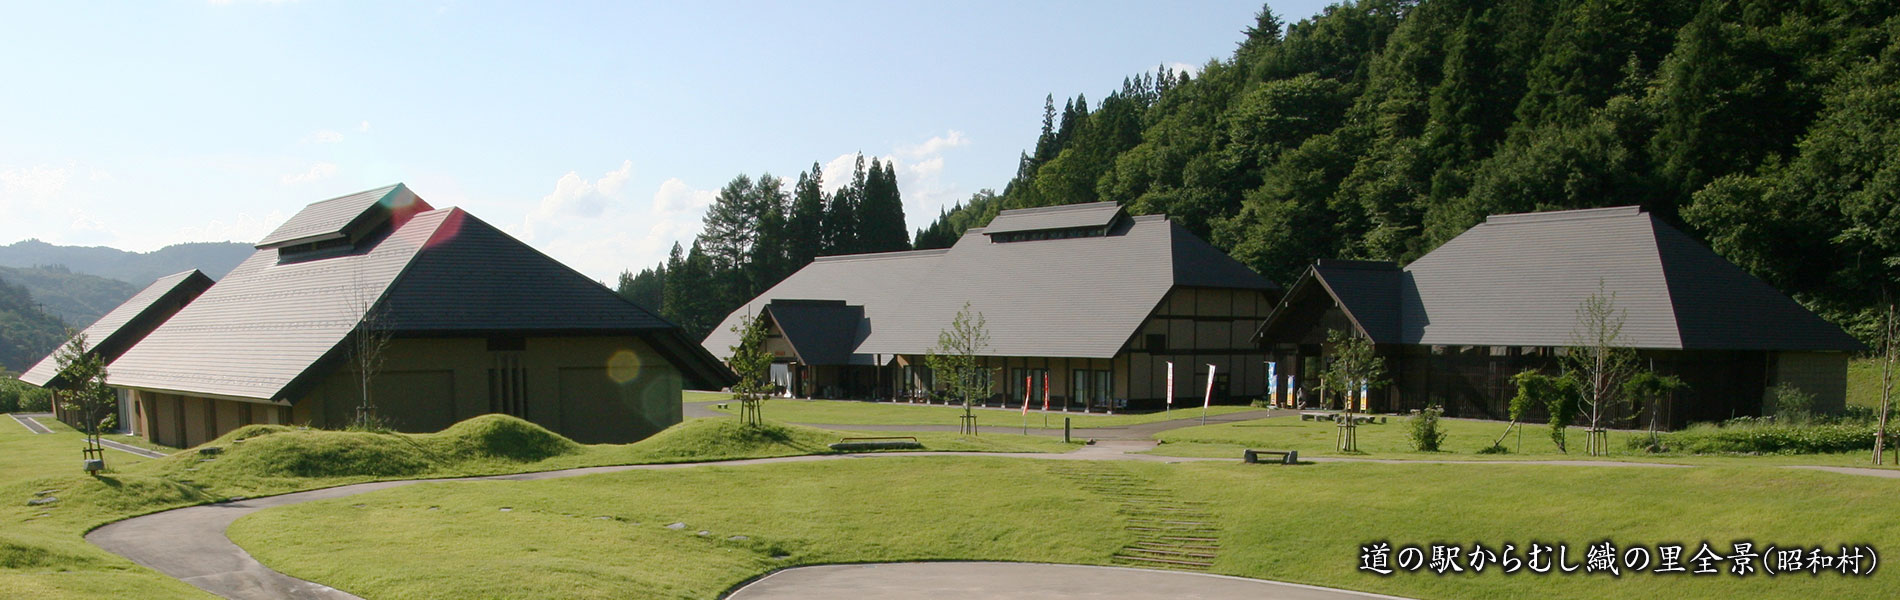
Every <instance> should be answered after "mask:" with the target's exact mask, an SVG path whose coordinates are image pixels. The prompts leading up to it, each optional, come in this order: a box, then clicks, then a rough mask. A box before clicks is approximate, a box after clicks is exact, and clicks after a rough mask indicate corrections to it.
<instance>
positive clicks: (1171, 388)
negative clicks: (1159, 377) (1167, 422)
mask: <svg viewBox="0 0 1900 600" xmlns="http://www.w3.org/2000/svg"><path fill="white" fill-rule="evenodd" d="M1167 395H1168V406H1174V361H1168V391H1167Z"/></svg>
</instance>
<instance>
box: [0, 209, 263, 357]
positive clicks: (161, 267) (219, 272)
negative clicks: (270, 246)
mask: <svg viewBox="0 0 1900 600" xmlns="http://www.w3.org/2000/svg"><path fill="white" fill-rule="evenodd" d="M255 251H256V248H253V247H252V246H251V245H250V244H241V243H236V242H205V243H192V244H178V245H173V246H166V247H164V248H160V249H158V250H154V251H151V252H127V251H124V250H119V249H116V248H105V247H98V246H94V247H82V246H56V245H53V244H48V243H46V242H42V241H39V240H26V241H23V242H18V243H14V244H11V245H7V246H0V370H4V369H11V370H13V371H21V370H25V369H26V367H28V366H30V365H32V364H33V363H34V362H36V361H38V360H39V359H40V357H43V356H45V355H46V354H47V353H49V352H52V351H53V349H54V348H55V347H58V345H59V344H60V342H61V341H63V340H64V339H65V338H66V329H67V328H72V329H84V328H85V327H86V326H88V325H91V324H92V323H93V321H97V320H99V317H101V316H103V315H105V314H106V313H107V312H111V310H112V309H114V308H117V307H118V306H119V304H121V303H123V302H125V300H126V299H127V298H131V297H132V295H133V294H136V293H138V291H139V290H141V289H145V286H147V285H150V284H151V283H152V281H154V280H156V279H158V278H160V277H163V276H166V275H170V274H172V273H177V272H180V271H185V270H188V269H198V270H200V271H204V273H205V274H206V275H210V276H211V278H212V279H222V278H224V276H225V274H227V273H230V272H231V269H233V268H236V267H237V265H238V263H240V262H243V261H244V259H245V258H247V257H249V256H250V255H251V253H252V252H255Z"/></svg>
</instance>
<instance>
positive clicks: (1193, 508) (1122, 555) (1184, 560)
mask: <svg viewBox="0 0 1900 600" xmlns="http://www.w3.org/2000/svg"><path fill="white" fill-rule="evenodd" d="M1050 471H1051V472H1053V473H1055V474H1056V475H1057V476H1059V477H1062V478H1064V479H1067V480H1069V481H1071V482H1074V483H1075V485H1076V487H1078V488H1081V489H1083V490H1086V491H1088V492H1090V493H1093V494H1096V495H1099V496H1103V497H1105V498H1108V499H1109V500H1110V501H1113V502H1116V503H1118V504H1119V506H1117V507H1116V512H1117V513H1118V514H1121V515H1122V516H1123V518H1124V519H1125V520H1127V522H1128V525H1127V526H1126V527H1125V528H1126V529H1127V531H1128V532H1129V533H1132V534H1134V535H1135V541H1134V542H1131V543H1129V544H1128V545H1126V546H1123V547H1122V548H1121V549H1120V550H1117V551H1115V555H1114V560H1115V563H1116V564H1119V565H1123V566H1131V567H1146V568H1162V569H1178V570H1185V571H1206V570H1208V569H1209V568H1210V567H1213V566H1214V560H1215V559H1216V558H1219V557H1220V526H1219V525H1218V519H1217V518H1216V516H1215V515H1214V514H1213V513H1210V512H1208V510H1207V507H1206V505H1205V503H1202V502H1194V501H1190V500H1181V499H1179V498H1177V497H1175V494H1173V493H1172V492H1170V491H1169V490H1166V489H1163V488H1162V487H1161V486H1160V485H1158V484H1156V483H1155V482H1153V481H1151V480H1149V479H1147V478H1145V477H1141V476H1139V475H1135V474H1133V473H1130V472H1128V470H1127V469H1124V468H1122V467H1120V466H1119V465H1115V464H1110V463H1065V464H1060V465H1055V466H1052V467H1050Z"/></svg>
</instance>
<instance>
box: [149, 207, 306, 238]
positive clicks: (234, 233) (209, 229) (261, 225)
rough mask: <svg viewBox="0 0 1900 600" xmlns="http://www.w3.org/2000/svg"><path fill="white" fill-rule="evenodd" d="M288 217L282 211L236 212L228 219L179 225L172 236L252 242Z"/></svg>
mask: <svg viewBox="0 0 1900 600" xmlns="http://www.w3.org/2000/svg"><path fill="white" fill-rule="evenodd" d="M289 218H290V215H287V214H284V213H283V211H271V212H270V213H269V214H265V215H262V216H259V215H253V214H250V213H238V214H236V215H234V216H232V217H231V218H230V219H229V220H226V219H212V220H211V221H209V222H207V223H205V224H203V225H187V226H184V227H180V228H178V231H177V235H175V236H173V237H175V238H177V239H180V240H190V241H219V242H223V241H232V242H253V241H257V240H261V239H264V236H265V235H267V234H269V233H270V232H271V230H273V229H276V228H277V226H278V225H281V224H283V222H284V220H286V219H289Z"/></svg>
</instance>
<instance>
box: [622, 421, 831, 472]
mask: <svg viewBox="0 0 1900 600" xmlns="http://www.w3.org/2000/svg"><path fill="white" fill-rule="evenodd" d="M837 440H838V433H837V432H834V431H825V430H822V429H814V428H811V427H800V426H797V425H781V424H778V423H766V424H765V425H762V426H759V427H747V426H745V425H743V424H740V423H739V422H738V421H736V420H733V419H694V420H691V421H687V422H685V423H681V424H679V425H674V426H672V427H669V428H667V430H666V431H662V432H659V433H657V434H654V435H653V437H650V438H647V439H645V440H641V441H639V442H637V443H635V444H633V445H632V446H629V447H628V449H629V450H631V451H632V452H633V453H634V454H635V455H637V456H640V457H643V458H647V459H651V460H657V461H661V462H673V461H686V460H724V459H733V458H758V457H765V456H792V455H797V454H825V453H828V452H830V451H831V449H830V448H828V447H826V444H830V443H831V442H834V441H837Z"/></svg>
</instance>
